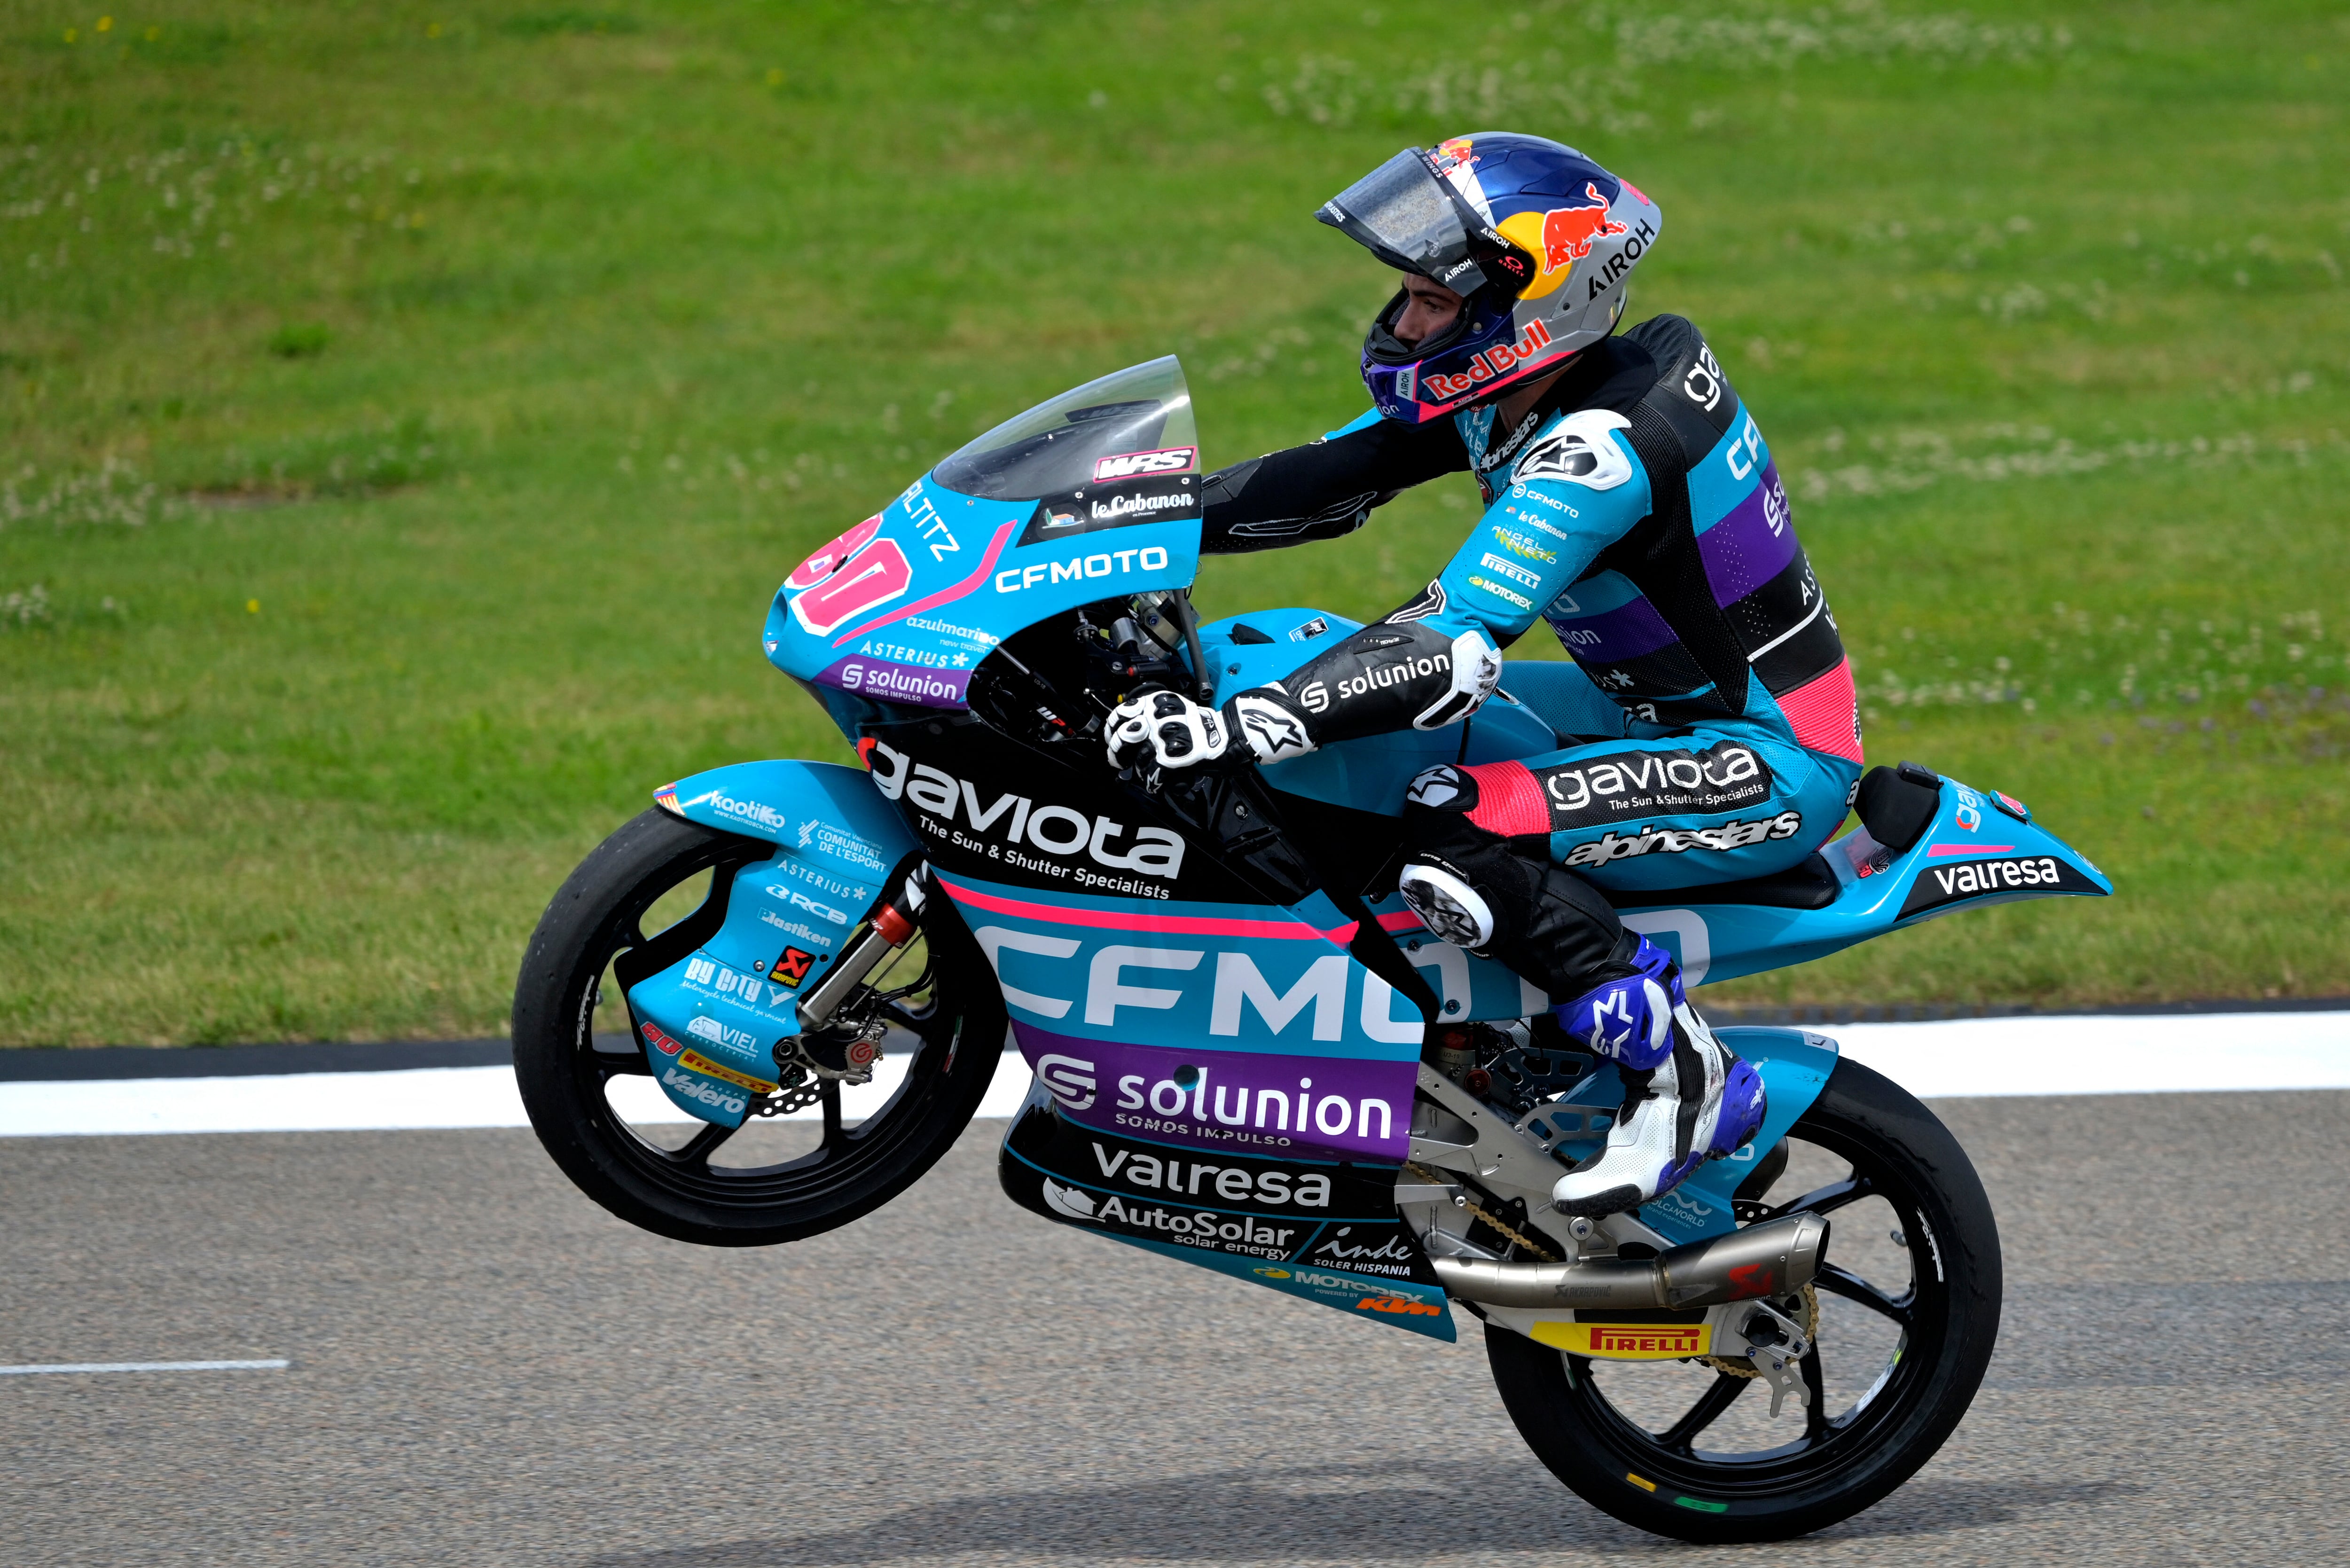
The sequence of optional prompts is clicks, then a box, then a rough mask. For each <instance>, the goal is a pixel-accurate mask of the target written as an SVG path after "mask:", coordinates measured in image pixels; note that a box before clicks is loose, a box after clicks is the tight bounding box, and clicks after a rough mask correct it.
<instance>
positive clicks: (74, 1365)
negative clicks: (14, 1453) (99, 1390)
mask: <svg viewBox="0 0 2350 1568" xmlns="http://www.w3.org/2000/svg"><path fill="white" fill-rule="evenodd" d="M293 1365H294V1364H293V1363H292V1362H290V1361H60V1362H57V1364H55V1365H54V1366H0V1377H25V1376H31V1375H33V1374H36V1373H44V1372H277V1371H283V1370H284V1369H285V1368H286V1367H288V1366H293Z"/></svg>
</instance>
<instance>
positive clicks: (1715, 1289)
mask: <svg viewBox="0 0 2350 1568" xmlns="http://www.w3.org/2000/svg"><path fill="white" fill-rule="evenodd" d="M1827 1241H1828V1222H1827V1221H1826V1220H1823V1219H1821V1218H1820V1217H1819V1216H1818V1215H1816V1214H1790V1215H1788V1216H1787V1217H1786V1218H1785V1219H1783V1220H1772V1221H1771V1222H1770V1223H1769V1224H1767V1225H1752V1226H1749V1227H1747V1228H1746V1229H1745V1230H1743V1231H1731V1232H1730V1233H1729V1234H1728V1235H1726V1236H1709V1237H1707V1238H1706V1239H1705V1240H1704V1241H1691V1242H1690V1243H1689V1244H1688V1245H1687V1246H1682V1247H1675V1248H1673V1249H1672V1250H1671V1251H1668V1252H1663V1253H1660V1254H1659V1255H1658V1256H1656V1257H1653V1258H1588V1259H1585V1260H1583V1261H1581V1262H1573V1263H1505V1262H1493V1261H1490V1260H1486V1259H1480V1258H1439V1257H1430V1259H1429V1262H1430V1264H1431V1265H1432V1266H1433V1267H1434V1268H1435V1270H1436V1277H1437V1279H1438V1281H1439V1282H1441V1283H1442V1284H1443V1286H1444V1288H1445V1289H1446V1290H1447V1291H1449V1292H1451V1293H1452V1294H1454V1295H1456V1296H1458V1297H1460V1298H1461V1300H1463V1301H1471V1302H1478V1303H1482V1304H1484V1305H1486V1306H1502V1307H1535V1308H1541V1307H1613V1308H1634V1309H1638V1308H1645V1307H1666V1308H1674V1309H1679V1308H1683V1307H1710V1306H1719V1305H1721V1303H1724V1302H1737V1301H1752V1300H1754V1299H1756V1298H1758V1297H1763V1296H1783V1295H1789V1294H1792V1293H1794V1292H1796V1291H1799V1290H1801V1289H1803V1288H1804V1286H1805V1285H1807V1284H1809V1283H1811V1282H1812V1276H1813V1275H1814V1274H1816V1273H1818V1272H1819V1269H1820V1254H1821V1253H1822V1252H1823V1251H1825V1250H1826V1247H1827Z"/></svg>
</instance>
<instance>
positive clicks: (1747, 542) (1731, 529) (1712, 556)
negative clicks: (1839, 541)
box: [1697, 462, 1795, 605]
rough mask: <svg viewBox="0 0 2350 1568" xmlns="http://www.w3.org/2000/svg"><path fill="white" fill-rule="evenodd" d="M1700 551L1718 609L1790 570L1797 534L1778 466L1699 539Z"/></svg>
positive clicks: (1765, 473) (1768, 470) (1769, 468)
mask: <svg viewBox="0 0 2350 1568" xmlns="http://www.w3.org/2000/svg"><path fill="white" fill-rule="evenodd" d="M1697 547H1698V552H1699V554H1700V556H1703V557H1704V559H1705V576H1706V581H1707V582H1708V583H1709V584H1710V585H1711V587H1712V588H1713V602H1714V603H1715V604H1718V605H1733V604H1736V603H1737V602H1738V601H1739V600H1740V599H1742V598H1744V597H1746V596H1747V595H1748V594H1751V593H1752V592H1753V591H1754V590H1755V589H1756V588H1758V587H1762V586H1763V584H1764V583H1767V582H1769V581H1770V580H1771V579H1772V578H1773V577H1775V576H1778V575H1779V574H1780V573H1781V572H1782V571H1783V570H1785V569H1786V566H1787V563H1788V562H1789V561H1792V560H1794V558H1795V529H1794V524H1793V523H1792V522H1791V521H1790V520H1789V516H1788V511H1787V493H1786V491H1785V490H1784V489H1783V488H1782V487H1781V485H1780V483H1779V465H1778V464H1777V463H1775V462H1774V463H1772V464H1770V465H1768V466H1767V467H1765V468H1764V469H1763V474H1762V478H1761V479H1760V480H1759V481H1758V482H1757V483H1756V484H1755V486H1754V488H1753V489H1752V490H1751V491H1749V492H1747V493H1746V499H1744V500H1743V501H1741V502H1740V503H1739V504H1737V505H1735V506H1733V507H1731V509H1730V511H1729V512H1728V513H1727V514H1724V515H1723V517H1722V518H1721V521H1720V522H1718V523H1716V524H1714V525H1713V526H1712V527H1711V528H1708V529H1707V530H1706V531H1705V532H1704V533H1702V534H1700V535H1698V536H1697Z"/></svg>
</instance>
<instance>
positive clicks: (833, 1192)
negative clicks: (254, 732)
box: [514, 809, 1005, 1247]
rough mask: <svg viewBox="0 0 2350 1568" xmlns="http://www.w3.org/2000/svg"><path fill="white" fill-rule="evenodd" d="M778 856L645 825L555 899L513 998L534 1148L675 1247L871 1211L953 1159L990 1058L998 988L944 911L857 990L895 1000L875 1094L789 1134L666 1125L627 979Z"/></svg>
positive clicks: (819, 1112) (827, 1107)
mask: <svg viewBox="0 0 2350 1568" xmlns="http://www.w3.org/2000/svg"><path fill="white" fill-rule="evenodd" d="M774 854H775V846H773V845H770V844H766V843H763V842H761V841H759V840H757V839H751V838H743V837H738V836H735V835H733V834H728V833H721V832H718V831H716V830H714V829H712V828H707V827H702V826H699V825H697V824H694V823H691V822H686V821H683V820H681V819H680V818H678V817H675V816H672V815H670V814H669V813H667V812H665V811H661V810H659V809H655V810H651V811H648V812H646V813H645V814H644V815H641V816H639V817H637V818H636V819H635V820H634V821H632V822H630V823H629V824H627V825H626V826H623V827H622V828H620V830H619V832H617V833H615V834H613V835H612V836H611V837H609V838H608V839H606V840H605V841H604V842H603V844H602V845H600V846H598V847H597V849H596V850H595V852H594V853H593V854H591V855H589V856H588V857H587V859H586V860H585V861H583V862H581V863H580V866H579V868H578V869H577V870H576V871H574V872H573V873H572V874H571V877H570V878H569V880H567V881H566V882H565V883H564V885H563V888H562V889H561V890H560V891H559V892H557V893H556V896H555V899H554V901H553V902H552V903H550V904H549V905H548V906H547V909H546V914H545V915H544V916H543V917H541V919H540V920H539V923H538V929H537V930H536V932H535V933H534V934H533V935H532V937H531V941H530V948H529V950H528V952H527V953H526V954H525V957H524V960H523V966H522V974H521V977H520V979H519V981H517V983H516V985H515V1023H514V1041H515V1079H516V1081H517V1082H518V1083H519V1085H520V1086H521V1089H522V1097H523V1104H524V1106H525V1108H526V1109H527V1110H528V1111H529V1113H530V1119H531V1126H532V1127H534V1128H536V1131H537V1133H538V1137H539V1141H540V1142H541V1143H542V1144H544V1145H545V1146H546V1151H547V1153H548V1154H550V1155H552V1156H553V1157H554V1158H555V1162H556V1164H557V1165H558V1166H560V1167H562V1168H563V1171H564V1174H565V1175H567V1176H568V1177H570V1178H571V1179H572V1181H573V1182H574V1183H576V1184H577V1186H578V1188H579V1189H580V1190H581V1191H583V1192H585V1193H587V1196H588V1197H590V1198H592V1199H595V1200H596V1201H597V1202H598V1203H600V1204H602V1205H603V1206H604V1207H605V1208H607V1209H608V1210H611V1211H612V1212H613V1213H615V1214H617V1215H619V1217H620V1218H621V1219H623V1220H628V1221H629V1222H630V1223H631V1224H634V1225H640V1226H642V1227H643V1228H644V1229H646V1230H648V1231H655V1232H658V1233H659V1234H660V1235H663V1236H669V1237H673V1238H675V1239H676V1240H678V1241H693V1242H699V1243H701V1244H702V1245H705V1246H718V1247H757V1246H768V1245H772V1244H774V1243H775V1242H779V1241H798V1240H799V1239H800V1238H802V1237H804V1236H813V1235H816V1234H817V1233H818V1232H820V1231H829V1230H831V1229H833V1228H834V1227H835V1226H838V1225H845V1224H847V1223H848V1222H849V1221H850V1220H855V1219H857V1218H858V1217H859V1216H860V1215H863V1214H866V1213H868V1212H870V1211H871V1210H874V1209H876V1208H879V1206H880V1205H881V1204H883V1203H886V1202H888V1201H889V1199H892V1198H894V1197H896V1196H897V1195H898V1194H899V1192H902V1191H904V1190H905V1189H906V1188H907V1187H908V1186H910V1185H911V1184H912V1182H913V1181H914V1180H915V1179H916V1178H918V1177H920V1175H921V1174H922V1172H923V1171H925V1170H927V1169H929V1168H930V1167H931V1164H932V1163H933V1162H935V1161H936V1160H937V1159H938V1158H939V1157H940V1156H941V1154H943V1153H945V1152H946V1150H947V1149H948V1147H951V1145H952V1144H953V1142H954V1140H955V1137H957V1135H958V1134H960V1133H961V1132H962V1129H963V1127H965V1126H966V1125H968V1124H969V1122H970V1120H971V1118H972V1114H973V1113H974V1112H975V1111H976V1110H977V1109H978V1106H979V1102H980V1098H981V1096H983V1095H984V1094H986V1092H987V1086H988V1084H989V1083H990V1082H991V1081H992V1079H993V1076H994V1073H995V1069H996V1065H997V1063H998V1061H999V1060H1000V1058H1001V1056H1002V1053H1003V1036H1004V1028H1005V1021H1004V1014H1003V1002H1002V1000H1001V998H1000V996H999V994H998V992H997V991H996V986H995V978H994V975H993V972H992V971H990V970H989V968H988V965H987V962H986V961H985V960H984V959H983V957H982V956H981V954H980V952H979V950H978V946H977V944H976V943H974V942H973V941H972V939H971V936H970V933H969V932H968V931H966V930H965V929H963V926H962V922H961V920H960V919H958V918H957V917H956V915H955V913H954V910H953V908H952V906H951V905H950V904H949V903H948V901H947V900H946V899H944V898H931V899H930V900H929V902H928V903H927V905H926V906H925V908H924V909H923V913H922V932H921V936H920V938H919V939H917V940H915V941H913V942H911V943H910V944H908V947H907V948H906V950H904V952H903V953H902V954H901V955H900V956H899V958H898V959H897V960H896V961H894V962H893V963H890V964H887V965H885V967H884V968H883V969H882V970H880V971H877V972H876V973H875V974H874V975H872V976H871V977H869V981H868V986H869V988H870V989H873V990H878V991H881V992H901V994H899V995H897V996H896V997H895V998H894V999H893V1000H890V1001H889V1002H885V1003H883V1004H882V1005H883V1008H884V1016H885V1017H886V1019H887V1021H888V1023H889V1033H888V1034H887V1036H886V1037H885V1039H884V1042H883V1047H884V1056H883V1063H882V1068H881V1070H880V1072H879V1073H878V1074H877V1075H876V1081H875V1083H874V1084H872V1085H866V1086H862V1087H859V1086H855V1085H851V1086H848V1087H847V1088H844V1087H843V1086H842V1085H841V1084H840V1082H839V1081H838V1080H837V1079H825V1080H822V1081H821V1083H820V1085H819V1088H818V1093H817V1095H816V1103H815V1104H814V1105H811V1106H806V1107H805V1108H804V1109H803V1110H802V1111H800V1112H799V1114H798V1115H797V1116H796V1117H795V1118H794V1119H787V1120H766V1119H763V1118H757V1117H754V1118H751V1119H748V1120H746V1121H745V1123H744V1125H743V1127H740V1128H735V1129H729V1128H726V1127H718V1126H714V1125H712V1124H710V1123H706V1122H701V1121H695V1120H692V1119H691V1118H689V1117H688V1116H686V1115H685V1113H684V1112H682V1111H679V1110H676V1109H674V1108H672V1107H671V1106H670V1105H669V1103H668V1101H667V1100H666V1098H665V1097H664V1096H662V1095H661V1093H660V1088H659V1086H658V1085H656V1084H655V1082H654V1081H653V1078H652V1075H651V1074H650V1069H649V1068H648V1066H647V1064H646V1061H645V1055H644V1052H643V1051H642V1049H641V1048H640V1047H639V1045H638V1044H637V1041H636V1029H635V1025H634V1022H633V1021H632V1020H631V1018H630V1017H629V1011H628V1002H627V998H626V995H625V994H624V992H625V984H624V977H636V976H641V975H642V974H645V973H648V972H650V971H654V970H658V969H660V968H664V967H666V966H668V965H669V964H671V963H674V962H676V961H678V960H679V959H681V958H683V957H684V956H685V955H686V954H687V953H689V952H691V950H693V949H694V948H696V947H698V946H700V945H701V944H702V942H703V941H705V940H708V939H709V937H710V936H711V934H712V933H713V932H715V931H716V930H717V929H718V927H719V925H720V924H721V923H722V922H723V919H724V918H725V906H726V896H727V891H728V889H729V888H731V887H732V885H733V876H734V873H735V872H736V871H737V870H739V869H740V868H741V867H743V866H746V865H749V864H751V863H752V862H754V861H758V860H764V859H767V858H769V857H772V856H773V855H774ZM854 1005H855V1003H854V1002H852V1003H851V1006H854ZM798 1097H805V1096H798Z"/></svg>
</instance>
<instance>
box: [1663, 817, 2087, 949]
mask: <svg viewBox="0 0 2350 1568" xmlns="http://www.w3.org/2000/svg"><path fill="white" fill-rule="evenodd" d="M1820 857H1821V858H1822V859H1823V860H1825V862H1826V863H1827V868H1828V870H1829V871H1830V872H1831V873H1833V874H1834V876H1835V884H1836V893H1835V898H1833V899H1832V900H1831V901H1830V902H1829V903H1828V904H1827V905H1826V906H1825V907H1824V908H1821V909H1782V908H1775V907H1772V906H1767V905H1756V904H1737V903H1718V902H1715V901H1713V900H1711V899H1709V898H1705V897H1704V894H1705V892H1706V889H1704V888H1686V889H1683V890H1682V891H1683V893H1684V895H1685V898H1686V899H1687V901H1686V902H1682V903H1679V904H1673V903H1667V902H1665V901H1664V900H1663V899H1662V898H1659V901H1658V902H1657V903H1655V904H1653V905H1640V906H1638V907H1633V908H1627V909H1622V910H1621V911H1620V913H1621V914H1622V916H1623V919H1624V924H1625V925H1627V926H1628V927H1630V928H1631V929H1633V930H1636V931H1638V932H1641V933H1642V934H1643V935H1645V936H1647V937H1648V938H1649V939H1650V940H1654V941H1655V942H1657V943H1658V944H1659V946H1662V947H1664V948H1666V949H1667V950H1669V951H1670V952H1671V953H1672V955H1673V957H1674V958H1675V960H1676V961H1679V964H1680V968H1681V974H1682V976H1683V978H1684V979H1686V980H1687V981H1688V982H1689V983H1690V984H1691V985H1704V984H1707V983H1710V982H1711V981H1721V980H1734V979H1737V978H1738V977H1739V976H1741V975H1748V974H1758V973H1760V972H1762V971H1764V970H1773V969H1785V968H1788V967H1789V966H1791V965H1794V964H1798V963H1803V962H1805V961H1809V960H1812V959H1815V958H1824V957H1825V956H1826V955H1827V954H1829V953H1832V952H1835V951H1838V950H1841V949H1844V948H1848V947H1850V946H1852V945H1853V944H1854V943H1856V942H1863V941H1866V940H1868V939H1869V938H1871V937H1877V936H1883V935H1884V934H1885V933H1886V932H1887V931H1889V930H1892V929H1896V928H1898V927H1903V926H1914V925H1918V924H1920V923H1922V922H1924V921H1926V920H1931V919H1939V918H1940V917H1941V916H1944V915H1948V914H1954V913H1957V912H1958V911H1960V910H1961V909H1976V908H1980V907H1982V906H1985V905H1990V904H2003V903H2008V902H2011V901H2012V900H2014V899H2017V898H2051V897H2061V896H2064V895H2067V894H2071V895H2076V896H2081V897H2086V898H2104V897H2106V896H2107V895H2109V894H2111V893H2112V892H2113V890H2114V885H2113V882H2112V879H2111V878H2109V877H2106V874H2105V873H2104V872H2102V871H2100V870H2098V869H2097V867H2095V866H2094V865H2092V864H2091V863H2090V861H2089V859H2088V857H2086V856H2085V855H2083V854H2081V852H2080V851H2078V850H2076V849H2074V848H2073V847H2071V846H2069V845H2067V844H2065V843H2064V841H2063V840H2062V839H2060V838H2058V837H2057V836H2055V835H2054V834H2053V833H2050V832H2048V831H2047V830H2046V829H2045V828H2043V827H2041V826H2038V825H2037V824H2035V823H2033V821H2032V820H2031V814H2030V813H2029V811H2027V810H2026V809H2025V808H2024V807H2023V806H2022V805H2021V804H2020V803H2017V802H2015V801H2013V800H2011V799H2010V798H2009V797H2007V796H2005V795H2002V794H1999V793H1998V792H1997V791H1995V790H1992V791H1983V790H1976V789H1973V788H1970V787H1969V786H1968V785H1966V784H1960V782H1959V781H1958V780H1956V779H1944V780H1943V781H1942V801H1941V805H1940V807H1939V810H1938V811H1937V812H1936V814H1935V817H1934V822H1933V825H1932V826H1930V827H1929V828H1928V829H1927V830H1926V832H1925V834H1924V835H1923V836H1921V837H1920V838H1919V839H1918V842H1917V843H1915V844H1913V845H1911V846H1909V848H1908V850H1906V851H1904V852H1903V853H1901V854H1899V855H1895V854H1893V853H1892V852H1890V851H1889V850H1887V849H1886V848H1885V847H1884V846H1882V845H1880V844H1878V843H1877V841H1876V840H1875V839H1873V838H1871V837H1870V836H1868V833H1867V830H1866V829H1865V828H1861V829H1856V830H1855V831H1853V832H1851V833H1849V834H1846V836H1844V837H1842V838H1839V839H1836V840H1835V842H1833V843H1831V844H1829V845H1828V846H1826V847H1825V848H1824V849H1822V850H1821V851H1820Z"/></svg>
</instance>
